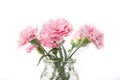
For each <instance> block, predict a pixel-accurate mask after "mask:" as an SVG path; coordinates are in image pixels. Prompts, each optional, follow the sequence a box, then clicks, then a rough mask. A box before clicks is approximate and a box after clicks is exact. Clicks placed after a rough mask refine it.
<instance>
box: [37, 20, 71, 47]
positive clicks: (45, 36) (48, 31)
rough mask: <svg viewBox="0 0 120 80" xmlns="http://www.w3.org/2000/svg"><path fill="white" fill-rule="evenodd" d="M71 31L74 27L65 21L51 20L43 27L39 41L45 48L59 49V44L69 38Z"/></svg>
mask: <svg viewBox="0 0 120 80" xmlns="http://www.w3.org/2000/svg"><path fill="white" fill-rule="evenodd" d="M71 31H72V25H71V24H70V23H69V22H68V21H66V20H65V19H56V20H50V21H48V22H47V23H45V24H44V25H43V27H42V29H41V32H40V35H39V39H40V42H41V44H43V45H44V46H47V47H57V43H59V42H60V41H62V40H63V38H64V37H66V36H68V35H69V34H70V33H71Z"/></svg>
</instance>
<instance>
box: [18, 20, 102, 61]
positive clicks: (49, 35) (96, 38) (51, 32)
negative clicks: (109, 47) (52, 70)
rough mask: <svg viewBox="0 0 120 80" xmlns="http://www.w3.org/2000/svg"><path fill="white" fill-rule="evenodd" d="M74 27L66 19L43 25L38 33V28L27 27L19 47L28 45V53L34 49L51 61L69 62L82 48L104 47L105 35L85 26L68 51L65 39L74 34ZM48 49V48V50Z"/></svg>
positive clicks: (21, 36)
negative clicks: (88, 46)
mask: <svg viewBox="0 0 120 80" xmlns="http://www.w3.org/2000/svg"><path fill="white" fill-rule="evenodd" d="M72 30H73V26H72V25H71V23H70V22H68V21H67V20H65V19H56V20H50V21H48V22H47V23H45V24H43V26H42V29H41V30H40V31H38V28H37V27H32V26H30V27H27V28H26V29H25V30H23V31H22V32H21V33H20V39H19V45H20V46H24V45H26V44H27V45H28V47H27V48H26V51H27V52H28V53H29V52H31V51H32V50H33V49H37V51H38V52H39V53H40V54H41V58H40V60H41V59H42V58H44V57H46V59H49V60H55V61H56V60H62V61H67V60H69V59H71V58H72V56H73V54H74V53H75V52H76V51H77V50H78V49H79V48H81V47H85V46H86V45H88V44H90V43H94V45H95V46H96V47H97V48H102V47H103V33H101V32H100V31H98V30H97V29H96V28H95V27H93V26H90V25H84V26H82V27H81V28H80V29H78V31H76V34H74V36H73V39H71V41H70V43H71V47H70V49H69V50H66V49H65V47H64V45H63V44H64V43H65V40H64V37H67V36H69V35H70V33H72ZM46 48H48V49H49V50H48V49H47V50H48V51H47V50H46ZM39 62H40V61H39Z"/></svg>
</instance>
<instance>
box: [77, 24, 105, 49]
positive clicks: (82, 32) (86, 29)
mask: <svg viewBox="0 0 120 80" xmlns="http://www.w3.org/2000/svg"><path fill="white" fill-rule="evenodd" d="M83 37H88V38H89V39H90V40H91V41H92V42H93V43H94V44H95V45H96V47H97V48H102V47H103V37H104V35H103V33H101V32H100V31H98V30H97V29H96V28H95V27H93V26H89V25H85V26H83V27H81V28H80V29H79V30H78V31H77V33H76V35H75V38H76V39H77V38H83Z"/></svg>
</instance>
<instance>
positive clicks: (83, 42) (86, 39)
mask: <svg viewBox="0 0 120 80" xmlns="http://www.w3.org/2000/svg"><path fill="white" fill-rule="evenodd" d="M90 42H91V40H90V39H88V38H87V37H85V38H84V39H82V43H81V46H83V47H85V46H86V45H87V44H89V43H90Z"/></svg>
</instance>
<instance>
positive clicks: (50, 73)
mask: <svg viewBox="0 0 120 80" xmlns="http://www.w3.org/2000/svg"><path fill="white" fill-rule="evenodd" d="M44 63H45V68H44V70H43V72H42V73H41V77H40V80H79V77H78V74H77V72H76V71H75V70H74V63H75V60H69V61H51V60H44Z"/></svg>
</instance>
